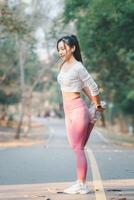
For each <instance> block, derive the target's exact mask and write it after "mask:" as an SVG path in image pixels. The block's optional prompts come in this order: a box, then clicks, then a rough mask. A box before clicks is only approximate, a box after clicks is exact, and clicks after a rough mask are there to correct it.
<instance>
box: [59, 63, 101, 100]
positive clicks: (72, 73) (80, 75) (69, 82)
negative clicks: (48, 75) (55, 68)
mask: <svg viewBox="0 0 134 200" xmlns="http://www.w3.org/2000/svg"><path fill="white" fill-rule="evenodd" d="M57 81H58V83H59V84H60V87H61V90H62V91H64V92H81V90H82V89H83V88H84V87H89V89H90V92H91V95H92V96H96V95H98V94H99V89H98V86H97V84H96V82H95V81H94V79H93V78H92V76H91V75H90V74H89V72H88V71H87V69H86V68H85V67H84V66H83V64H82V63H81V62H76V63H75V64H74V65H73V66H72V67H71V68H70V69H69V70H67V72H65V71H63V70H62V69H61V70H60V72H59V74H58V76H57Z"/></svg>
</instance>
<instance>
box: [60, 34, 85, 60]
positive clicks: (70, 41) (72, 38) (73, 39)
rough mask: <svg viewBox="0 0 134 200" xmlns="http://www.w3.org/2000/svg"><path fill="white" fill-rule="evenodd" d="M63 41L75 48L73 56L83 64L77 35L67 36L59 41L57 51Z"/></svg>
mask: <svg viewBox="0 0 134 200" xmlns="http://www.w3.org/2000/svg"><path fill="white" fill-rule="evenodd" d="M61 41H63V42H64V43H66V44H67V45H68V46H69V47H71V48H72V47H74V46H75V51H74V52H73V56H74V57H75V59H76V60H78V61H81V62H83V61H82V57H81V52H80V46H79V42H78V40H77V37H76V36H75V35H67V36H63V37H61V38H60V39H59V40H58V41H57V50H58V44H59V42H61Z"/></svg>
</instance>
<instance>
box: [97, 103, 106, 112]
mask: <svg viewBox="0 0 134 200" xmlns="http://www.w3.org/2000/svg"><path fill="white" fill-rule="evenodd" d="M104 109H105V108H103V107H102V106H101V105H96V111H99V112H103V111H104Z"/></svg>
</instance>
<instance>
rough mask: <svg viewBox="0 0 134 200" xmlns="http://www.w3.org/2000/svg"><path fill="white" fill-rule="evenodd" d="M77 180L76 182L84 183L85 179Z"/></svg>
mask: <svg viewBox="0 0 134 200" xmlns="http://www.w3.org/2000/svg"><path fill="white" fill-rule="evenodd" d="M77 182H78V183H81V184H85V183H86V180H79V179H78V180H77Z"/></svg>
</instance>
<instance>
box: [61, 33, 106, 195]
mask: <svg viewBox="0 0 134 200" xmlns="http://www.w3.org/2000/svg"><path fill="white" fill-rule="evenodd" d="M57 50H58V52H59V55H60V57H61V59H62V61H63V62H62V65H61V66H60V72H59V74H58V76H57V80H58V82H59V84H60V86H61V91H62V98H63V107H64V113H65V125H66V131H67V136H68V140H69V143H70V146H71V148H72V149H73V150H74V152H75V155H76V169H77V181H76V183H75V184H74V185H72V186H71V187H69V188H67V189H65V190H64V192H65V193H68V194H77V193H80V194H87V193H89V191H90V190H89V188H88V187H87V185H86V174H87V159H86V156H85V152H84V147H85V145H86V143H87V140H88V138H89V135H90V132H91V130H92V128H93V126H94V124H93V123H92V121H91V116H90V113H89V110H88V107H87V105H86V104H85V102H84V101H83V99H81V97H80V93H81V91H83V92H84V93H85V94H86V95H87V97H88V98H89V100H91V101H93V103H94V104H95V106H96V110H98V111H101V112H102V111H103V108H102V107H101V105H100V99H99V90H98V87H97V84H96V83H95V82H94V80H93V78H92V77H91V75H90V74H89V73H88V71H87V70H86V68H85V67H84V66H83V64H82V58H81V53H80V48H79V43H78V40H77V37H76V36H75V35H71V36H64V37H62V38H60V39H59V40H58V41H57Z"/></svg>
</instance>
